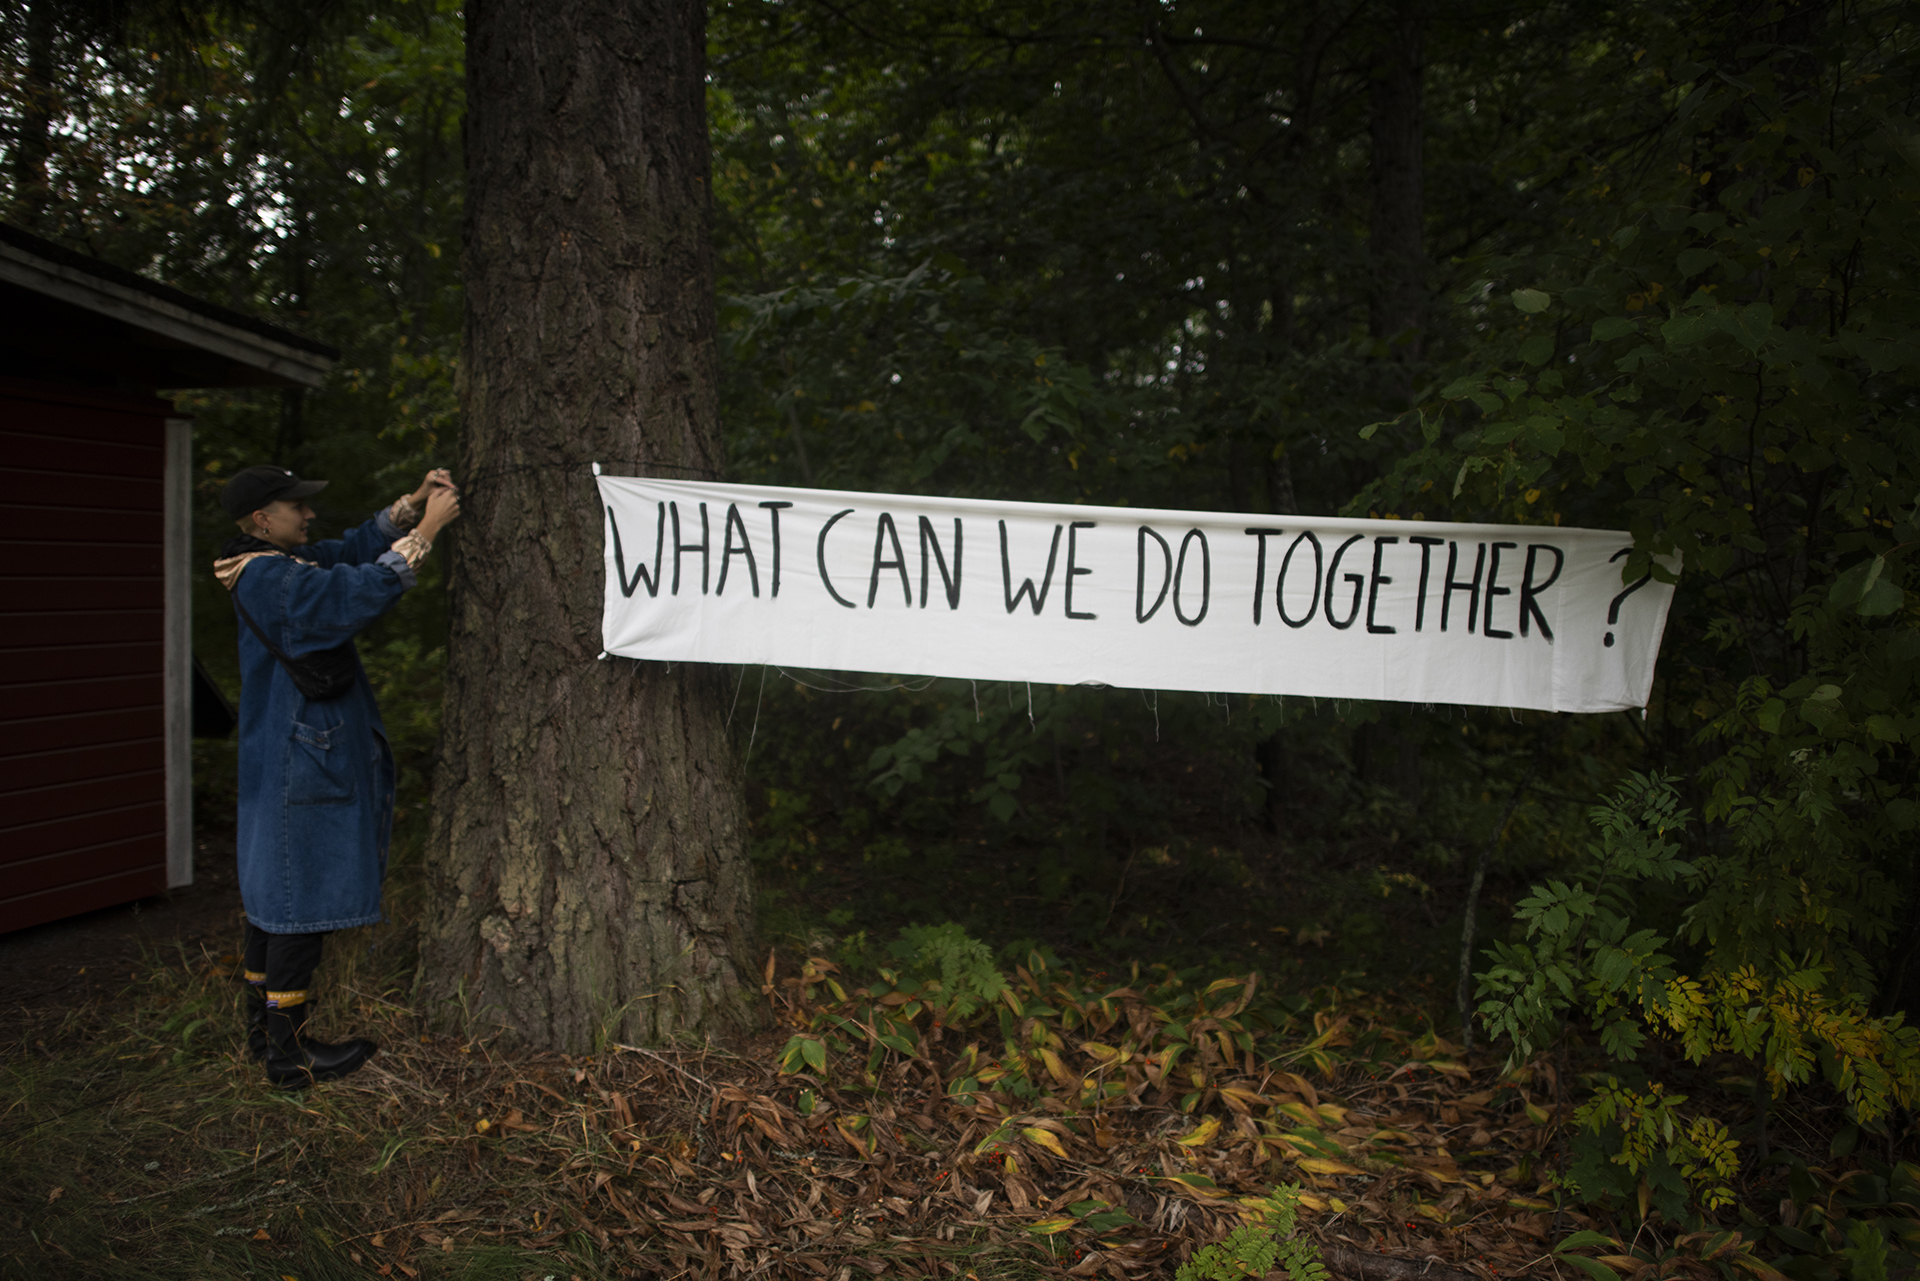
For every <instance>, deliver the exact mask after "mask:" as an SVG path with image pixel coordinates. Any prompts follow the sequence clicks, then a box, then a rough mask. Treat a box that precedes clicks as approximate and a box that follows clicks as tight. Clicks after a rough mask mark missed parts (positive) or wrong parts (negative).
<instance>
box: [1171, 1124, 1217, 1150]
mask: <svg viewBox="0 0 1920 1281" xmlns="http://www.w3.org/2000/svg"><path fill="white" fill-rule="evenodd" d="M1218 1133H1220V1118H1219V1117H1217V1116H1210V1117H1208V1118H1207V1119H1206V1120H1204V1121H1202V1122H1201V1123H1200V1124H1199V1125H1196V1126H1194V1127H1193V1130H1192V1131H1191V1132H1190V1133H1187V1134H1183V1135H1181V1136H1180V1137H1179V1138H1178V1139H1175V1140H1174V1142H1176V1143H1178V1144H1179V1145H1180V1146H1181V1147H1183V1148H1197V1147H1204V1146H1205V1145H1206V1144H1207V1142H1208V1141H1209V1140H1210V1139H1212V1138H1213V1136H1214V1135H1216V1134H1218Z"/></svg>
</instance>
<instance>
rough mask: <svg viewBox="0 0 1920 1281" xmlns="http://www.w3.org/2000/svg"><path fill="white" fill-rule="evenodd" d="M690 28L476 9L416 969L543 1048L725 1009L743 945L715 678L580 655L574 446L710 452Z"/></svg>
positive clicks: (659, 6)
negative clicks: (442, 661)
mask: <svg viewBox="0 0 1920 1281" xmlns="http://www.w3.org/2000/svg"><path fill="white" fill-rule="evenodd" d="M705 25H706V24H705V9H704V6H703V5H702V4H701V3H699V0H640V2H638V3H635V2H631V0H628V2H621V3H616V2H615V0H571V2H569V3H566V4H561V5H554V4H535V3H530V2H529V0H483V2H482V3H478V4H474V5H470V6H469V7H468V9H467V77H468V81H467V85H468V94H467V102H468V114H467V124H466V146H467V166H468V167H467V173H468V195H467V226H466V233H465V249H464V253H465V268H466V279H467V295H466V334H465V342H464V352H463V356H462V361H461V368H462V379H463V401H464V407H465V428H464V436H463V441H462V449H461V467H462V474H463V477H464V479H465V480H466V482H467V484H468V487H469V497H468V500H467V511H468V518H467V521H466V522H465V526H464V529H463V539H462V544H461V548H460V557H459V560H458V565H457V568H456V570H455V579H454V589H453V590H454V608H453V613H454V620H453V642H452V655H451V659H450V662H449V670H448V683H447V700H446V709H445V730H444V739H443V754H442V761H441V764H440V768H439V774H438V776H437V779H436V785H435V806H436V813H435V818H434V827H433V833H432V835H431V837H430V841H429V850H428V863H429V896H430V901H431V908H430V912H431V916H430V919H429V921H428V923H427V927H426V937H425V939H424V944H423V953H422V961H421V967H422V968H421V975H422V980H423V985H422V986H423V991H424V993H425V994H426V995H428V996H429V997H433V998H441V999H449V998H454V997H456V996H457V997H458V999H459V1000H460V1001H461V1002H462V1004H463V1006H464V1008H465V1010H466V1011H467V1012H469V1013H470V1014H471V1015H473V1016H476V1017H478V1018H480V1019H482V1020H491V1021H499V1022H503V1023H505V1024H506V1025H508V1026H510V1027H512V1028H514V1029H516V1030H517V1031H518V1032H520V1033H522V1034H523V1035H525V1036H526V1037H528V1038H529V1039H531V1040H532V1041H534V1042H536V1043H539V1044H543V1045H549V1046H554V1047H558V1048H568V1049H574V1048H585V1047H586V1046H588V1045H589V1044H591V1043H593V1042H594V1041H596V1040H602V1039H604V1038H607V1037H610V1036H611V1037H617V1038H619V1039H628V1040H633V1039H643V1038H649V1037H654V1036H658V1035H661V1034H664V1033H667V1032H669V1031H676V1030H682V1029H698V1028H707V1027H712V1026H715V1025H720V1024H725V1023H727V1022H729V1021H732V1020H733V1019H734V1018H735V1017H736V1015H737V1013H738V1007H737V1005H736V1004H735V1003H734V1001H733V997H734V995H735V994H736V993H737V992H738V991H739V975H738V966H739V965H740V964H741V963H742V962H743V961H744V960H745V959H746V952H747V949H748V947H749V943H750V938H751V926H752V897H751V894H750V890H749V877H748V871H747V866H746V862H745V851H744V841H745V816H744V810H743V805H742V801H741V785H740V779H739V773H738V766H737V764H736V762H735V759H734V753H733V750H732V748H731V746H730V745H729V743H728V742H727V740H726V738H725V723H724V714H725V711H726V707H725V701H724V700H725V695H726V693H727V691H726V690H725V689H724V688H723V686H722V684H721V683H720V681H719V679H718V677H717V676H716V674H715V672H714V671H713V669H709V668H704V667H699V666H691V665H689V666H681V667H678V668H669V667H666V666H662V665H656V664H643V663H633V662H630V661H627V660H624V659H616V660H613V661H609V662H596V661H595V656H596V655H597V654H598V653H599V651H600V637H599V627H600V607H601V581H600V574H599V572H598V570H597V565H598V562H599V559H600V555H601V530H602V525H603V519H602V516H601V513H600V508H599V505H598V503H597V501H596V495H595V491H594V488H593V485H592V482H591V479H590V477H589V474H588V470H587V463H588V460H589V459H599V460H605V461H607V462H609V463H613V464H617V465H621V466H623V467H628V468H633V469H637V470H639V471H641V472H643V473H659V472H665V473H666V474H668V475H685V474H694V475H707V476H712V475H716V474H717V473H718V469H719V466H720V460H721V447H720V440H719V423H718V398H717V391H716V352H715V321H714V301H713V266H712V257H711V251H710V248H709V241H708V234H709V223H710V217H711V214H710V208H711V193H710V189H709V169H710V162H709V149H708V140H707V123H706V107H705V97H704V95H705V91H706V58H705Z"/></svg>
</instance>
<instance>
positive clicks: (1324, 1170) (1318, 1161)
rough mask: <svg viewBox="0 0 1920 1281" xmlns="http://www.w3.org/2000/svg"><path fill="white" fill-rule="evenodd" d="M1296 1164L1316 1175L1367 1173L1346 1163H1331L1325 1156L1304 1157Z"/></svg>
mask: <svg viewBox="0 0 1920 1281" xmlns="http://www.w3.org/2000/svg"><path fill="white" fill-rule="evenodd" d="M1294 1164H1295V1165H1297V1166H1299V1167H1300V1168H1301V1169H1303V1170H1307V1171H1310V1172H1312V1173H1314V1174H1364V1173H1366V1172H1365V1171H1364V1170H1357V1169H1355V1168H1354V1167H1353V1166H1350V1165H1348V1164H1347V1163H1346V1162H1345V1161H1329V1160H1328V1159H1327V1158H1326V1157H1323V1156H1303V1157H1301V1158H1299V1159H1298V1160H1296V1161H1295V1162H1294Z"/></svg>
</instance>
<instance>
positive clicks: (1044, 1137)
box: [1020, 1125, 1067, 1161]
mask: <svg viewBox="0 0 1920 1281" xmlns="http://www.w3.org/2000/svg"><path fill="white" fill-rule="evenodd" d="M1020 1137H1022V1138H1024V1139H1025V1140H1027V1142H1029V1143H1038V1144H1039V1145H1040V1146H1041V1147H1043V1148H1045V1149H1046V1150H1047V1151H1049V1152H1051V1153H1053V1154H1054V1155H1055V1156H1057V1157H1059V1158H1060V1159H1061V1160H1063V1161H1064V1160H1066V1158H1067V1150H1066V1149H1065V1148H1063V1147H1061V1146H1060V1140H1059V1139H1057V1138H1055V1137H1054V1136H1053V1135H1052V1134H1051V1133H1049V1132H1048V1131H1046V1130H1043V1129H1041V1128H1040V1127H1039V1126H1032V1125H1030V1126H1028V1127H1027V1128H1026V1129H1024V1130H1022V1131H1020Z"/></svg>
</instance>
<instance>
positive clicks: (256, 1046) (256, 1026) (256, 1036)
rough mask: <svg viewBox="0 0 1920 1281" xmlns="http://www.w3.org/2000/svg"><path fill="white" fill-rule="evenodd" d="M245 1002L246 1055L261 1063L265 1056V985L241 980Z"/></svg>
mask: <svg viewBox="0 0 1920 1281" xmlns="http://www.w3.org/2000/svg"><path fill="white" fill-rule="evenodd" d="M241 986H242V987H244V988H245V989H246V1003H247V1057H248V1058H250V1059H252V1060H253V1061H254V1062H255V1063H263V1062H265V1061H266V1057H267V986H266V984H264V983H247V982H244V981H243V982H242V984H241Z"/></svg>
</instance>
